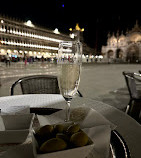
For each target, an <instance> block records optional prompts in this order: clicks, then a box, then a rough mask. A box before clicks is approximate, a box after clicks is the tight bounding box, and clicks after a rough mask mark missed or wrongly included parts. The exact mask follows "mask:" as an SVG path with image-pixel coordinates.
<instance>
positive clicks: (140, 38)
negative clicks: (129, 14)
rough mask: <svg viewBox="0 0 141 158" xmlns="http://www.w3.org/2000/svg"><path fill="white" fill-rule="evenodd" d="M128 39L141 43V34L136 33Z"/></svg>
mask: <svg viewBox="0 0 141 158" xmlns="http://www.w3.org/2000/svg"><path fill="white" fill-rule="evenodd" d="M128 39H129V41H131V42H139V41H141V33H140V32H134V33H132V34H130V35H129V37H128Z"/></svg>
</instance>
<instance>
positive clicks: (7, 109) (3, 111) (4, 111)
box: [1, 105, 30, 115]
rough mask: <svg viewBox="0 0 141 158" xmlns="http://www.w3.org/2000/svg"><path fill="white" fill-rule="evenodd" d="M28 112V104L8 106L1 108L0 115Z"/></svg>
mask: <svg viewBox="0 0 141 158" xmlns="http://www.w3.org/2000/svg"><path fill="white" fill-rule="evenodd" d="M29 113H30V106H29V105H24V106H8V107H5V108H4V109H1V115H8V114H11V115H15V114H29Z"/></svg>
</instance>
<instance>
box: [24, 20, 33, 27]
mask: <svg viewBox="0 0 141 158" xmlns="http://www.w3.org/2000/svg"><path fill="white" fill-rule="evenodd" d="M24 24H25V25H26V26H29V27H34V25H33V24H32V22H31V20H28V21H27V22H25V23H24Z"/></svg>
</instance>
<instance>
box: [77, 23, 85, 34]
mask: <svg viewBox="0 0 141 158" xmlns="http://www.w3.org/2000/svg"><path fill="white" fill-rule="evenodd" d="M75 30H77V31H81V32H83V31H84V28H82V29H81V28H80V27H79V24H78V23H77V24H76V26H75Z"/></svg>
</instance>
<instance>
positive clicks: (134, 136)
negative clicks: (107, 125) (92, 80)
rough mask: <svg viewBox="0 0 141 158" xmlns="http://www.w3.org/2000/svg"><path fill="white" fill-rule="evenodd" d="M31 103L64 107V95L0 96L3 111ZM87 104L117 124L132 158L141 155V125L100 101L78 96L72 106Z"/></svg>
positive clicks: (0, 107) (41, 105) (36, 105)
mask: <svg viewBox="0 0 141 158" xmlns="http://www.w3.org/2000/svg"><path fill="white" fill-rule="evenodd" d="M21 105H29V106H30V107H50V108H60V109H64V108H65V107H66V104H65V101H64V99H63V97H62V96H61V95H59V94H31V95H17V96H7V97H1V98H0V109H1V110H2V111H3V110H5V111H6V109H7V108H8V107H10V106H21ZM80 106H87V107H91V108H93V109H95V110H97V111H98V112H99V113H101V114H102V115H103V116H104V117H105V118H106V119H108V120H109V121H111V122H112V123H114V124H115V125H117V128H116V130H117V131H118V132H119V133H120V134H121V136H122V137H123V138H124V140H125V142H126V144H127V145H128V148H129V150H130V153H131V158H140V157H141V125H140V124H138V123H137V122H136V121H135V120H134V119H132V118H131V117H130V116H128V115H127V114H125V113H123V112H122V111H119V110H118V109H116V108H114V107H111V106H110V105H107V104H105V103H102V102H100V101H96V100H92V99H88V98H84V97H83V98H81V97H76V98H74V99H73V100H72V103H71V107H80Z"/></svg>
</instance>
